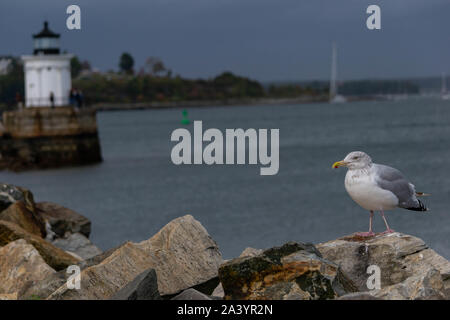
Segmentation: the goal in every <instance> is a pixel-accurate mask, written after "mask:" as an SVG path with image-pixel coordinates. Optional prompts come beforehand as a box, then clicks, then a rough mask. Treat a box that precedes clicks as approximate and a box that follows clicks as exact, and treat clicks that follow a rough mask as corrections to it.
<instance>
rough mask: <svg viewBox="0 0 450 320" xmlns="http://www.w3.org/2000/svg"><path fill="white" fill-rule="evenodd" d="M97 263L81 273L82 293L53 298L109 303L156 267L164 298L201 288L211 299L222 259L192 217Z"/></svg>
mask: <svg viewBox="0 0 450 320" xmlns="http://www.w3.org/2000/svg"><path fill="white" fill-rule="evenodd" d="M100 257H104V260H103V261H101V262H99V263H98V264H95V265H90V264H91V263H92V261H96V262H97V261H98V257H94V258H93V259H90V260H89V261H87V262H86V264H87V265H89V266H88V267H86V268H85V269H83V270H82V272H81V289H80V290H68V289H67V288H66V287H65V286H62V287H61V288H59V289H58V290H56V291H55V292H54V293H53V294H52V295H51V296H50V297H49V299H109V298H111V297H113V296H114V294H115V293H116V292H118V291H119V290H120V289H121V288H122V287H124V286H125V285H127V284H128V283H129V282H131V281H132V280H133V279H135V278H136V277H137V276H138V275H139V274H141V273H142V272H144V271H145V270H147V269H150V268H153V269H155V271H156V274H157V278H158V290H159V292H160V294H161V295H162V296H170V295H175V294H177V293H179V292H181V291H182V290H185V289H187V288H191V287H195V288H197V289H198V288H201V289H198V290H199V291H202V292H205V293H207V294H210V293H211V292H212V291H213V289H214V288H215V287H216V286H217V283H218V279H217V269H218V268H219V266H220V264H221V263H222V256H221V254H220V252H219V249H218V247H217V244H216V243H215V242H214V240H213V239H212V238H211V237H210V236H209V234H208V233H207V231H206V230H205V228H203V226H202V225H201V224H200V222H198V221H197V220H195V219H194V218H193V217H192V216H190V215H186V216H183V217H180V218H177V219H175V220H173V221H171V222H170V223H168V224H167V225H166V226H165V227H163V228H162V229H161V230H160V231H159V232H158V233H157V234H156V235H154V236H153V237H152V238H150V239H149V240H146V241H142V242H140V243H132V242H127V243H125V244H123V245H121V246H119V247H118V248H117V249H115V250H114V251H112V252H111V251H108V252H106V253H104V254H102V255H100Z"/></svg>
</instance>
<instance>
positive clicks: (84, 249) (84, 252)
mask: <svg viewBox="0 0 450 320" xmlns="http://www.w3.org/2000/svg"><path fill="white" fill-rule="evenodd" d="M66 236H67V237H65V238H58V239H55V240H53V241H52V244H53V245H54V246H56V247H58V248H60V249H62V250H64V251H68V252H70V253H71V254H72V253H74V254H75V255H77V256H79V257H81V258H82V260H85V259H89V258H92V257H95V256H96V255H98V254H101V253H102V251H101V250H100V249H99V248H97V247H96V246H95V245H93V244H92V242H91V241H90V240H89V239H88V238H86V237H85V236H84V235H82V234H81V233H68V234H66Z"/></svg>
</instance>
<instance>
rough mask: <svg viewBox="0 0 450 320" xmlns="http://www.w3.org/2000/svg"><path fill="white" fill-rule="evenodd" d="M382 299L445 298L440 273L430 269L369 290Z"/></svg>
mask: <svg viewBox="0 0 450 320" xmlns="http://www.w3.org/2000/svg"><path fill="white" fill-rule="evenodd" d="M369 293H370V294H371V295H372V296H374V297H376V298H380V299H383V300H445V299H446V297H445V294H444V284H443V281H442V277H441V274H440V272H439V271H438V270H436V269H431V270H430V271H428V272H427V273H426V274H419V275H417V276H411V277H409V278H407V279H406V280H405V281H402V282H400V283H397V284H395V285H392V286H388V287H386V288H383V289H380V290H373V291H370V292H369Z"/></svg>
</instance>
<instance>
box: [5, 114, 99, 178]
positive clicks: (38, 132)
mask: <svg viewBox="0 0 450 320" xmlns="http://www.w3.org/2000/svg"><path fill="white" fill-rule="evenodd" d="M101 161H102V156H101V149H100V142H99V138H98V132H97V119H96V112H95V110H92V109H88V108H86V109H80V110H76V109H75V108H72V107H57V108H50V107H38V108H26V109H23V110H16V111H6V112H4V113H3V120H2V127H1V128H0V170H2V169H9V170H14V171H22V170H28V169H41V168H56V167H63V166H76V165H85V164H92V163H97V162H101Z"/></svg>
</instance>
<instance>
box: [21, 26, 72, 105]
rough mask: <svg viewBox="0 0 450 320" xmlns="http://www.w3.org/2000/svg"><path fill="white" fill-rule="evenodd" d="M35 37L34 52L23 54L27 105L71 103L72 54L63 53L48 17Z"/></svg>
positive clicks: (57, 35)
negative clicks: (49, 25) (49, 24)
mask: <svg viewBox="0 0 450 320" xmlns="http://www.w3.org/2000/svg"><path fill="white" fill-rule="evenodd" d="M33 38H34V52H33V55H28V56H22V60H23V61H24V69H25V70H24V71H25V105H26V107H53V106H55V107H56V106H67V105H69V92H70V89H71V87H72V83H71V77H70V59H71V58H72V57H73V55H70V54H60V49H59V34H57V33H54V32H52V31H50V29H49V28H48V22H47V21H46V22H44V29H43V30H42V31H41V32H39V33H38V34H35V35H33Z"/></svg>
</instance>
